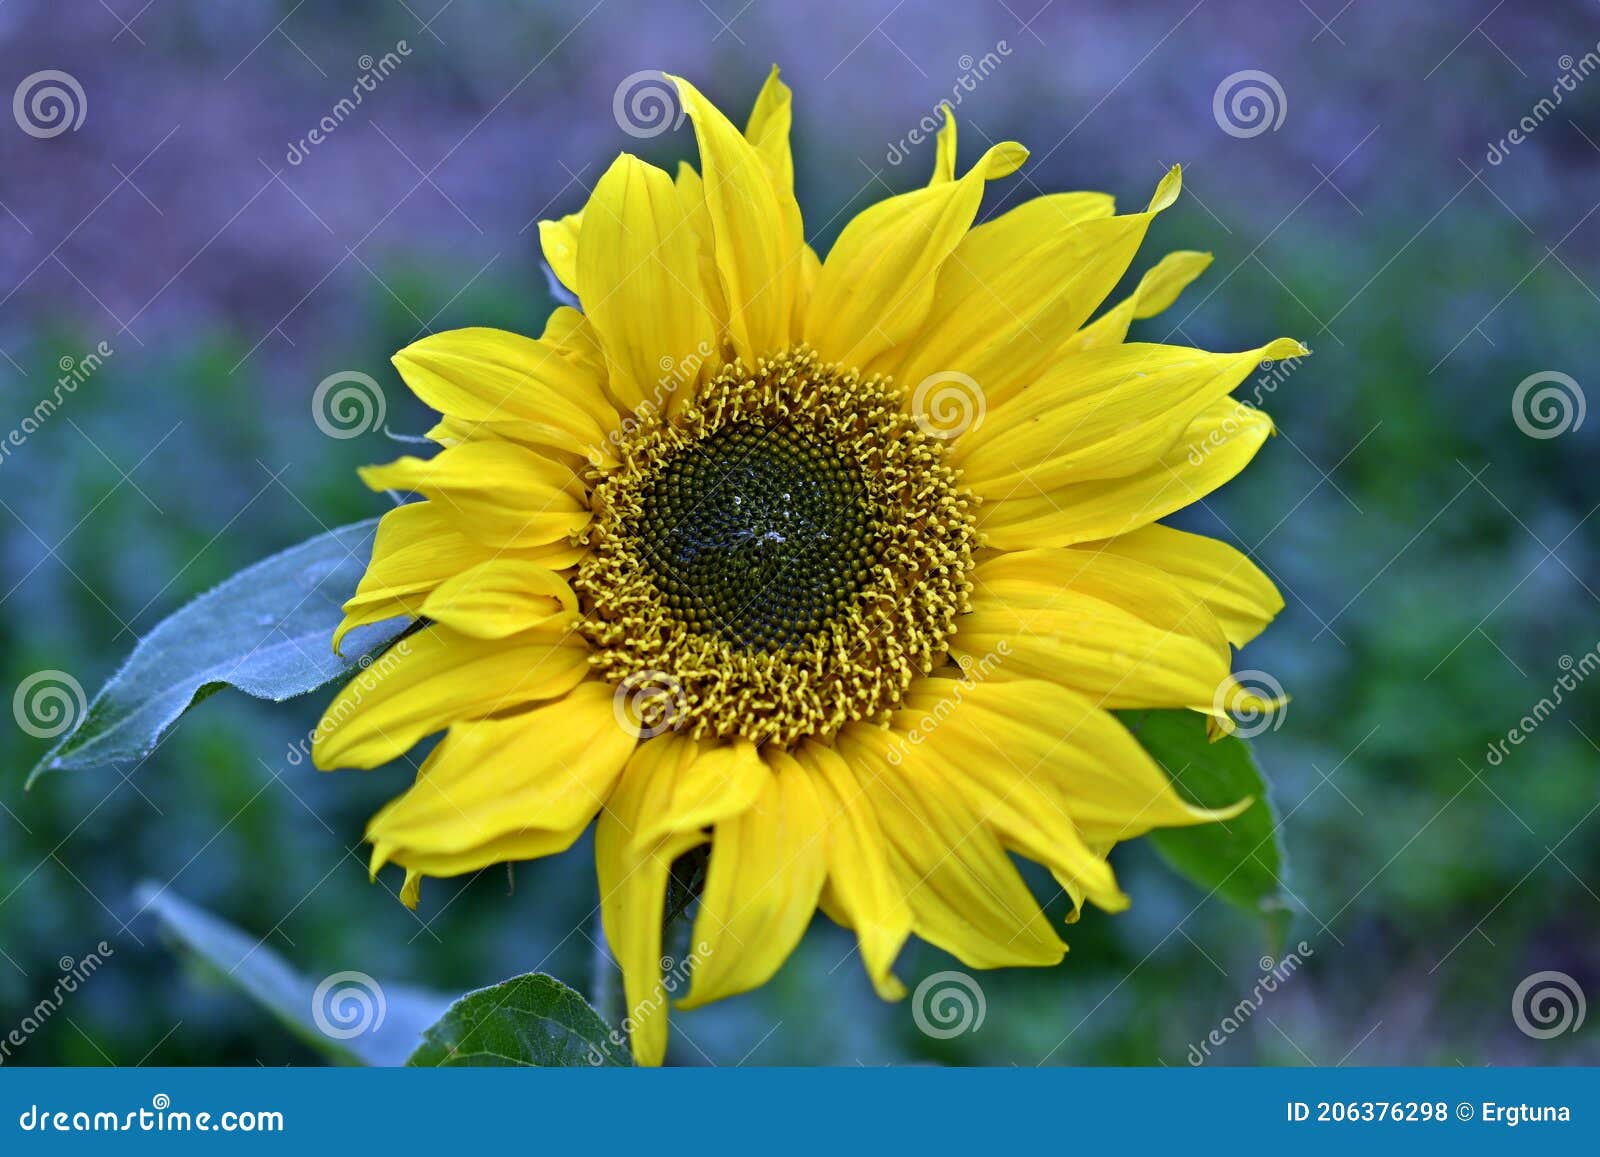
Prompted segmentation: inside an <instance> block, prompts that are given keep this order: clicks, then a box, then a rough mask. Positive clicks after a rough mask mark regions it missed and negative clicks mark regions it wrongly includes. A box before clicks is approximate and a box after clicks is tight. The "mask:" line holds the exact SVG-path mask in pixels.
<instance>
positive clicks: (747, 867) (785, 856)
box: [680, 752, 828, 1008]
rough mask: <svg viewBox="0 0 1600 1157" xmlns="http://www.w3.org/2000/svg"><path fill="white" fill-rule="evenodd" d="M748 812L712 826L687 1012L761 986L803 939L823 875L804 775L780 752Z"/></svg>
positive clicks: (822, 844)
mask: <svg viewBox="0 0 1600 1157" xmlns="http://www.w3.org/2000/svg"><path fill="white" fill-rule="evenodd" d="M767 762H768V765H769V766H770V768H771V772H770V773H769V774H768V776H767V779H766V782H765V783H764V784H763V786H762V791H761V794H760V795H759V796H757V797H756V799H755V801H754V802H753V803H752V804H751V805H750V807H749V808H748V809H747V810H745V811H743V812H741V813H740V814H738V815H736V816H733V817H732V818H730V819H726V820H723V821H722V822H721V823H719V824H717V827H716V831H715V832H713V833H712V842H711V865H710V867H709V869H708V870H707V872H706V885H705V890H704V891H703V892H702V893H701V896H700V911H699V913H698V915H696V917H695V922H694V943H695V945H696V948H697V952H698V956H697V959H696V961H695V966H694V973H693V981H692V983H691V985H690V988H689V995H688V996H687V997H685V998H684V999H683V1001H682V1002H681V1004H680V1007H682V1008H694V1007H697V1006H699V1005H702V1004H705V1003H707V1002H709V1001H713V1000H720V999H721V998H722V997H724V996H732V995H733V994H734V993H738V992H746V991H748V990H749V989H752V988H756V987H758V986H759V985H762V984H765V983H766V982H767V981H768V980H769V979H771V977H772V974H773V973H775V972H777V971H778V968H779V966H780V965H782V964H783V962H784V961H785V960H786V959H788V956H789V953H790V952H792V951H793V950H794V947H795V945H797V944H798V943H800V938H801V937H802V936H803V935H804V934H805V930H806V926H807V925H809V924H810V923H811V915H812V913H813V912H814V911H815V910H816V907H817V897H818V895H819V894H820V893H821V891H822V881H823V879H824V878H825V877H826V875H827V872H828V843H827V827H826V824H825V822H824V819H823V813H822V805H821V804H820V803H819V802H818V799H817V791H816V789H815V788H814V787H813V786H812V783H811V774H810V772H808V771H807V770H806V769H805V768H803V767H801V766H800V765H799V764H798V763H796V762H795V761H794V760H793V759H792V758H790V757H789V756H787V755H785V754H783V753H782V752H773V753H772V754H770V755H769V756H768V757H767Z"/></svg>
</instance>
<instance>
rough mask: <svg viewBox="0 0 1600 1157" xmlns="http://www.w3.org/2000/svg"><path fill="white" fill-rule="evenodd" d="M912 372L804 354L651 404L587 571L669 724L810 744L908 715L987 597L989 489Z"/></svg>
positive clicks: (597, 600) (654, 714) (601, 500)
mask: <svg viewBox="0 0 1600 1157" xmlns="http://www.w3.org/2000/svg"><path fill="white" fill-rule="evenodd" d="M904 403H905V399H904V397H903V396H902V393H901V391H900V390H899V389H898V388H897V387H896V386H895V385H894V383H893V382H892V381H889V380H888V379H885V378H880V377H870V378H863V377H861V375H860V374H858V373H857V372H856V371H854V370H850V369H845V368H842V367H839V366H832V365H826V364H823V363H821V362H819V361H818V360H817V358H816V355H815V354H813V353H812V352H811V351H810V350H808V349H806V348H804V347H801V348H800V349H795V350H787V351H784V352H782V353H779V354H775V355H773V356H772V357H769V358H762V359H761V360H760V361H759V362H758V363H757V364H756V365H755V366H754V367H747V366H745V365H744V364H742V363H740V362H734V363H732V364H731V365H728V366H724V367H723V368H722V369H721V370H720V371H719V372H718V373H717V374H716V375H715V376H714V377H712V378H711V379H710V380H709V381H706V382H704V383H702V384H701V385H700V387H699V388H698V389H697V390H696V392H695V395H694V397H693V398H692V399H690V400H688V401H686V402H685V403H683V404H682V405H680V406H679V407H678V408H677V410H676V411H675V412H673V413H671V414H670V415H669V414H662V413H649V414H645V415H642V416H641V417H640V418H639V419H638V421H637V422H636V423H635V424H634V425H633V426H631V427H630V430H629V435H628V438H627V440H626V441H625V442H623V443H622V444H621V445H620V446H619V451H620V453H619V457H620V458H621V462H620V464H619V465H618V466H617V467H616V468H615V469H614V470H612V471H610V472H608V473H607V474H606V475H605V476H604V477H602V478H601V479H600V480H599V481H598V482H597V483H596V484H595V488H594V493H593V496H592V498H591V503H590V505H591V509H592V510H593V512H594V519H593V521H592V522H591V523H590V524H589V527H588V529H587V530H585V531H584V542H585V544H586V545H587V546H588V547H589V550H588V553H587V554H586V555H585V556H584V559H583V561H582V562H581V563H580V564H579V567H578V575H577V577H576V579H575V580H574V581H573V589H574V590H576V591H577V593H578V597H579V601H580V604H581V606H582V609H583V612H584V614H583V619H582V620H581V622H580V623H579V626H578V629H579V630H580V631H581V632H582V633H583V634H584V636H585V637H586V638H587V640H588V641H589V644H590V658H589V661H590V663H591V664H592V665H593V666H594V668H595V670H596V671H597V672H598V673H599V675H600V676H601V677H602V678H604V679H606V680H607V681H609V682H612V683H615V684H617V686H618V691H619V696H620V697H622V698H625V699H627V700H628V701H630V702H631V701H632V699H633V698H634V697H635V694H636V693H637V692H639V691H640V690H641V689H649V690H650V691H651V692H652V693H653V694H655V698H653V699H652V700H651V702H652V703H653V704H655V706H656V707H661V708H662V710H659V711H658V710H655V709H654V708H652V711H651V713H649V717H648V718H647V719H645V720H644V722H645V723H646V724H647V725H648V726H647V727H645V728H643V729H642V730H641V733H644V732H645V731H648V732H649V733H651V734H654V733H657V732H659V731H660V730H664V729H665V728H667V727H671V728H673V729H675V730H678V731H682V732H684V733H685V734H687V735H689V736H691V737H693V738H695V739H705V738H708V737H716V738H730V737H734V736H740V737H743V738H745V739H748V740H750V741H751V742H754V743H766V742H768V741H775V742H777V743H779V744H783V745H786V746H787V745H791V744H794V743H796V742H798V741H799V740H801V739H804V738H806V737H808V736H809V737H820V738H824V739H826V738H827V737H830V736H832V735H834V734H836V733H837V732H838V731H839V729H840V728H841V727H843V726H845V725H846V724H847V723H850V722H852V721H875V722H883V721H885V720H887V719H888V717H889V714H890V712H892V711H893V710H894V707H895V705H896V704H898V703H899V702H900V700H901V698H902V697H903V696H904V694H905V691H906V688H907V687H909V686H910V685H911V681H912V679H914V678H915V677H916V676H917V675H918V674H925V673H927V672H929V671H931V670H932V669H933V667H934V665H935V664H936V663H937V662H939V661H941V659H942V657H943V655H944V654H945V652H946V651H947V645H948V640H949V638H950V636H951V634H952V633H953V632H954V631H955V626H956V619H957V617H958V616H959V615H960V614H962V613H963V612H965V611H966V610H967V609H968V594H969V592H970V590H971V583H970V582H969V580H968V578H967V573H968V572H969V571H970V570H971V569H972V552H973V551H974V550H976V549H977V545H978V533H977V529H976V527H975V525H974V521H975V518H974V512H973V506H974V501H973V499H972V498H971V497H970V496H969V495H968V494H967V493H966V492H965V491H964V490H962V489H961V487H960V485H959V483H958V481H957V478H956V475H955V472H954V471H953V470H951V469H950V467H949V466H947V465H946V464H945V463H944V460H943V459H944V443H943V442H942V441H941V440H940V439H938V438H936V437H933V436H931V435H930V434H928V433H927V432H926V431H924V430H922V429H921V428H920V427H919V426H918V425H917V423H916V422H915V421H914V420H913V419H912V418H911V416H910V415H909V414H908V413H907V411H906V407H905V404H904Z"/></svg>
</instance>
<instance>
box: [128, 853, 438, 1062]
mask: <svg viewBox="0 0 1600 1157" xmlns="http://www.w3.org/2000/svg"><path fill="white" fill-rule="evenodd" d="M136 897H137V899H138V901H139V910H140V911H141V912H150V913H151V914H153V915H154V916H155V917H156V919H157V920H159V921H160V923H161V926H162V928H163V930H164V931H165V932H166V933H167V934H168V935H169V936H171V937H172V938H173V939H174V940H176V941H177V942H178V944H179V946H181V947H182V948H183V949H185V950H186V951H187V952H189V953H192V954H193V956H194V957H196V958H197V959H198V960H199V961H200V962H201V963H203V964H204V965H206V966H207V967H208V968H209V969H211V970H213V971H215V972H216V973H217V974H219V975H220V976H221V977H222V978H223V979H224V980H226V981H227V982H228V983H230V984H233V985H236V986H237V987H239V988H241V989H243V990H244V992H245V993H247V994H248V995H249V996H250V997H252V998H253V999H254V1000H255V1001H256V1002H257V1003H258V1004H260V1005H261V1006H262V1007H264V1008H266V1009H267V1010H268V1011H269V1012H271V1013H272V1014H273V1015H275V1016H276V1017H278V1019H279V1020H281V1021H283V1023H284V1024H285V1025H287V1026H288V1027H289V1028H290V1029H291V1030H292V1031H293V1032H294V1033H295V1034H296V1035H297V1036H299V1037H300V1038H301V1039H302V1040H304V1041H305V1042H306V1043H307V1044H309V1045H310V1046H311V1047H313V1048H315V1049H318V1050H319V1051H321V1052H322V1053H324V1054H326V1055H327V1056H329V1057H331V1058H332V1059H334V1060H336V1061H339V1062H341V1063H344V1064H361V1065H400V1064H403V1063H404V1062H405V1059H406V1057H407V1056H409V1055H410V1054H411V1052H412V1051H413V1050H414V1049H415V1048H416V1047H417V1041H418V1040H419V1039H420V1038H421V1037H422V1035H423V1030H424V1029H426V1028H427V1027H428V1025H430V1024H432V1023H433V1022H434V1021H435V1020H437V1019H438V1018H439V1016H440V1015H442V1014H443V1013H444V1011H445V1009H446V1008H447V1007H449V1005H450V997H449V996H448V995H447V994H445V993H442V992H429V991H427V990H425V989H420V988H413V987H411V986H409V985H403V984H380V983H379V982H378V981H377V980H375V979H373V978H372V977H371V976H368V975H367V974H366V973H363V972H356V971H353V970H346V971H338V972H334V973H331V974H329V975H328V976H326V977H320V978H319V977H310V976H305V975H302V974H301V973H299V972H296V971H295V970H294V968H292V967H291V966H290V965H289V964H288V963H287V962H286V961H285V960H284V959H283V957H281V956H279V955H278V954H277V953H276V952H274V951H273V950H272V949H270V948H268V947H267V946H266V945H265V944H264V943H263V942H262V941H260V940H258V939H257V938H256V937H254V936H251V935H249V934H248V933H246V932H242V931H240V930H239V929H238V928H235V927H234V926H233V925H231V924H229V923H227V922H226V921H224V920H221V919H219V918H218V917H216V916H213V915H211V914H210V913H209V912H206V911H205V910H204V909H201V908H197V907H195V906H194V905H193V904H190V903H188V902H187V901H186V900H183V899H181V898H179V897H178V896H175V895H174V894H173V893H171V892H169V891H166V890H165V888H163V887H162V886H161V885H158V884H154V883H145V884H141V885H140V886H139V889H138V891H137V893H136Z"/></svg>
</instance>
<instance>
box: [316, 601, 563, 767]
mask: <svg viewBox="0 0 1600 1157" xmlns="http://www.w3.org/2000/svg"><path fill="white" fill-rule="evenodd" d="M588 670H589V652H588V648H587V647H586V646H584V645H583V642H582V640H581V638H579V637H577V636H573V635H571V634H570V633H566V632H557V631H554V630H546V629H544V628H540V629H538V630H534V631H530V632H528V633H527V634H526V635H520V636H516V637H514V638H511V639H497V640H493V641H490V640H484V639H474V638H472V637H471V636H470V635H463V634H460V633H459V632H456V631H452V630H450V629H449V628H447V627H439V626H434V627H429V628H428V629H427V630H423V631H418V632H417V633H416V634H413V635H407V636H406V637H405V638H403V639H401V640H400V641H399V642H397V643H395V644H394V646H392V647H390V648H389V650H387V651H385V652H384V653H383V655H381V656H380V657H379V658H377V659H375V660H374V661H373V663H372V665H371V666H370V667H368V668H367V669H365V670H363V671H362V672H361V673H360V674H358V675H357V676H356V677H355V678H353V679H351V680H350V682H349V683H347V684H345V686H344V689H343V690H342V691H340V692H339V694H338V696H337V697H335V699H334V701H333V702H332V703H330V704H329V705H328V709H327V711H325V712H324V713H323V716H322V721H321V722H320V723H318V724H317V732H316V735H315V737H314V739H313V742H312V748H311V754H312V760H313V761H314V762H315V763H316V765H317V766H318V767H320V768H322V769H324V770H327V769H328V768H333V767H377V766H378V765H379V764H380V763H387V762H388V761H389V760H391V759H393V758H395V757H396V756H397V755H400V754H401V753H402V752H404V751H407V750H409V749H410V747H411V746H412V745H413V744H415V743H416V742H417V740H419V739H421V738H422V737H423V736H424V735H430V734H432V733H433V732H435V731H441V730H443V729H444V728H446V727H448V726H449V725H450V724H452V723H456V722H459V721H461V720H466V719H483V718H485V717H487V716H489V715H493V714H495V713H496V712H498V711H504V710H507V709H509V708H513V707H520V706H522V705H523V704H525V703H532V702H534V701H535V700H539V699H552V698H555V697H557V696H561V695H565V694H566V693H567V692H568V691H570V690H571V689H572V688H573V687H575V686H577V685H578V683H579V682H580V681H581V680H582V679H583V677H584V676H585V675H586V674H588Z"/></svg>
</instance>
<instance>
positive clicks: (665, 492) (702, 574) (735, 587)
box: [639, 422, 872, 651]
mask: <svg viewBox="0 0 1600 1157" xmlns="http://www.w3.org/2000/svg"><path fill="white" fill-rule="evenodd" d="M642 506H643V512H644V513H643V518H642V519H641V525H640V528H639V529H640V536H641V538H642V540H643V543H644V546H645V549H646V552H647V554H648V557H649V558H650V560H651V562H652V563H653V564H654V566H655V568H656V571H657V579H658V581H659V583H660V585H661V587H662V589H663V590H664V591H665V593H666V596H667V603H668V605H669V606H670V607H671V608H672V609H673V611H674V612H675V613H676V614H677V615H678V616H679V617H680V618H681V619H682V620H683V621H684V622H685V623H687V624H688V625H689V626H690V627H692V628H694V629H695V630H697V631H701V632H704V633H707V634H711V635H715V636H717V637H718V638H722V639H726V640H728V641H729V642H730V643H733V644H735V645H737V646H739V647H742V648H746V649H753V650H761V651H771V650H776V649H779V648H792V647H794V646H795V645H796V644H798V643H799V641H800V640H801V639H803V638H805V637H806V636H808V635H813V634H815V633H816V632H817V631H818V630H820V629H821V627H822V624H823V623H824V622H826V621H828V620H829V619H830V618H832V617H833V615H834V614H835V613H836V612H837V611H838V610H839V609H840V608H841V607H842V606H843V605H844V603H845V602H846V601H847V600H848V599H849V598H850V596H852V595H854V594H855V593H856V592H857V591H858V590H860V589H861V586H862V585H863V583H864V582H865V580H866V577H867V571H868V566H869V564H870V561H871V556H872V555H871V541H870V519H869V510H868V507H867V501H866V493H865V491H864V489H863V487H862V485H861V482H860V480H859V479H858V478H857V477H856V474H855V471H854V470H852V469H851V468H850V466H849V465H848V464H847V463H845V462H844V461H843V460H841V459H840V458H839V457H838V456H837V455H836V454H834V453H832V452H830V451H828V450H826V449H824V448H823V447H822V446H820V445H818V444H817V443H816V442H815V441H814V440H813V439H811V438H810V437H808V436H806V435H805V434H803V433H801V432H800V431H797V430H795V429H794V428H792V427H789V426H766V425H761V424H758V423H755V422H745V423H740V424H738V425H735V426H730V427H728V428H726V429H723V430H719V431H718V432H716V433H715V434H713V435H711V436H710V437H708V438H706V439H705V440H704V441H702V442H700V443H698V444H697V445H695V446H692V447H689V448H688V449H687V450H685V451H684V453H682V454H681V455H679V456H678V457H677V458H675V459H673V460H672V461H671V462H669V463H668V464H667V466H666V468H665V469H664V470H663V471H662V473H661V477H660V478H659V480H658V481H657V482H656V484H655V485H654V486H653V487H651V488H650V489H649V490H647V491H646V492H645V494H644V496H643V502H642Z"/></svg>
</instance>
